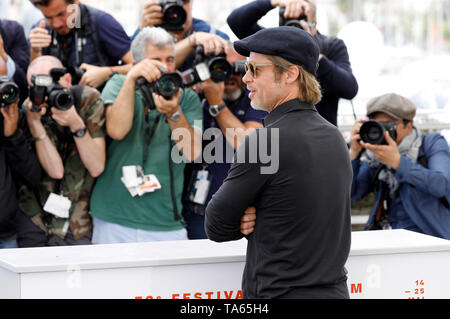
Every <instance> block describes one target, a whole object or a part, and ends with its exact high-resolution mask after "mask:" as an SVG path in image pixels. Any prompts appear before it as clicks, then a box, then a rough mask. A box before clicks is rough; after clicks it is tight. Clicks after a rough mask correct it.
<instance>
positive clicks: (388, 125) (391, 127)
mask: <svg viewBox="0 0 450 319" xmlns="http://www.w3.org/2000/svg"><path fill="white" fill-rule="evenodd" d="M386 131H387V132H389V135H390V136H391V137H392V139H393V140H394V141H395V140H396V139H397V125H396V124H395V122H392V121H389V122H377V121H374V120H370V121H366V122H364V123H363V124H362V125H361V128H360V129H359V136H361V140H363V141H364V142H365V143H369V144H375V145H380V144H384V145H387V142H386V140H385V138H384V132H386Z"/></svg>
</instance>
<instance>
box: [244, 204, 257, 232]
mask: <svg viewBox="0 0 450 319" xmlns="http://www.w3.org/2000/svg"><path fill="white" fill-rule="evenodd" d="M255 223H256V208H255V207H248V208H247V209H246V210H245V212H244V215H242V217H241V233H242V234H244V235H246V236H247V235H250V234H251V233H253V231H254V230H255Z"/></svg>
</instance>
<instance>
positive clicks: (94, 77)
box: [80, 63, 112, 88]
mask: <svg viewBox="0 0 450 319" xmlns="http://www.w3.org/2000/svg"><path fill="white" fill-rule="evenodd" d="M80 69H82V70H85V71H86V72H85V73H84V74H83V76H82V77H81V79H80V84H84V85H89V86H91V87H93V88H98V87H99V86H101V85H102V84H103V83H105V82H106V81H108V80H109V77H110V76H111V73H112V71H111V68H109V67H107V66H105V67H100V66H95V65H90V64H86V63H83V64H81V65H80Z"/></svg>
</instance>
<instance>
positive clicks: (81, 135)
mask: <svg viewBox="0 0 450 319" xmlns="http://www.w3.org/2000/svg"><path fill="white" fill-rule="evenodd" d="M84 134H86V128H82V129H81V130H78V131H75V133H73V135H74V136H76V137H83V136H84Z"/></svg>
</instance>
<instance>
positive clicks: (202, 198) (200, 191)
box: [188, 170, 212, 205]
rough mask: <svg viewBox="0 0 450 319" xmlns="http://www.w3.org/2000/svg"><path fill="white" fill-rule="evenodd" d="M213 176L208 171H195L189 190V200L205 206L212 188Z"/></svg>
mask: <svg viewBox="0 0 450 319" xmlns="http://www.w3.org/2000/svg"><path fill="white" fill-rule="evenodd" d="M211 179H212V175H211V174H209V172H208V171H207V170H200V171H194V172H193V176H192V179H191V182H190V184H189V190H188V200H189V201H191V202H193V203H196V204H200V205H204V204H205V202H206V198H207V197H208V193H209V188H210V187H211Z"/></svg>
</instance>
